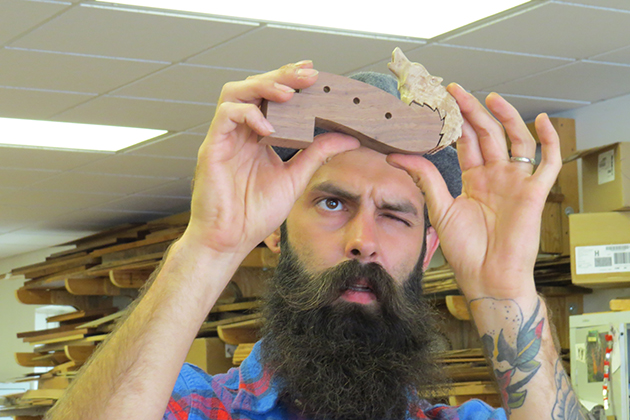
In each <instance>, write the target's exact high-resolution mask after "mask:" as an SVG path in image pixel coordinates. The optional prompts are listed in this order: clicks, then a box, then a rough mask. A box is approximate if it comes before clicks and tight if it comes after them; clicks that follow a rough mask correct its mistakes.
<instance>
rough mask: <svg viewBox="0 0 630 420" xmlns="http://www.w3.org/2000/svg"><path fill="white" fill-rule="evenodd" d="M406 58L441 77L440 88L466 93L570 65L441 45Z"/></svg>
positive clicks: (554, 60) (414, 52) (420, 50)
mask: <svg viewBox="0 0 630 420" xmlns="http://www.w3.org/2000/svg"><path fill="white" fill-rule="evenodd" d="M406 55H407V58H408V59H409V60H410V61H412V62H417V63H421V64H422V65H423V66H424V67H426V68H427V70H428V71H429V73H431V74H433V75H436V76H439V77H442V78H443V79H444V83H443V84H444V85H447V84H448V83H450V82H457V83H459V84H460V85H462V86H463V87H465V88H466V89H468V90H480V89H484V88H486V87H488V86H494V85H496V84H498V83H503V82H507V81H509V80H513V79H518V78H520V77H523V76H527V75H530V74H533V73H538V72H540V71H544V70H549V69H552V68H554V67H558V66H560V65H563V64H566V63H567V62H570V60H563V59H554V58H543V57H528V56H524V55H518V54H505V53H499V52H493V51H484V50H478V49H467V48H458V47H452V46H445V45H430V46H426V47H423V48H419V49H416V50H413V51H410V52H409V53H407V54H406ZM488 63H492V65H488Z"/></svg>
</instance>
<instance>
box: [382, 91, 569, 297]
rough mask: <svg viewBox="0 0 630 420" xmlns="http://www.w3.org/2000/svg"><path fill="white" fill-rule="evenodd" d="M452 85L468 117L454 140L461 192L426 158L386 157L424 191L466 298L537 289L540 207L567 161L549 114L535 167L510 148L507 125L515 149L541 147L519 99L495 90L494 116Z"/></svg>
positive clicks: (490, 101) (541, 121) (524, 152)
mask: <svg viewBox="0 0 630 420" xmlns="http://www.w3.org/2000/svg"><path fill="white" fill-rule="evenodd" d="M448 90H449V92H450V93H451V94H452V95H453V96H454V97H455V99H456V100H457V103H458V105H459V107H460V108H461V111H462V114H463V116H464V119H465V121H464V126H463V129H462V131H463V134H462V137H461V138H460V140H459V141H458V142H457V151H458V155H459V162H460V166H461V168H462V181H463V189H462V194H461V195H460V196H459V197H457V198H456V199H453V198H452V197H451V196H450V194H449V192H448V190H447V188H446V184H445V183H444V181H443V179H442V177H441V176H440V174H439V172H438V171H437V169H436V168H435V167H434V166H433V165H432V164H431V163H430V162H429V161H428V160H426V159H424V158H421V157H418V156H404V155H390V156H389V157H388V161H389V162H390V163H391V164H393V165H394V166H397V167H400V168H403V169H405V170H406V171H407V172H408V173H409V174H410V175H411V176H412V178H413V179H414V181H415V182H416V183H417V185H418V186H419V187H420V188H421V189H422V191H423V192H424V193H425V195H426V200H427V205H428V209H429V217H430V220H431V224H432V225H433V226H434V227H435V229H436V230H437V232H438V236H439V238H440V241H441V244H442V251H443V253H444V255H445V257H446V259H447V260H448V262H449V263H450V264H451V266H452V268H453V270H454V272H455V275H456V277H457V279H458V282H459V286H460V288H461V290H462V292H463V293H464V294H465V295H466V297H467V299H468V300H471V299H475V298H478V297H485V296H493V297H496V298H515V297H534V296H535V293H536V290H535V287H534V282H533V267H534V264H535V261H536V255H537V253H538V247H539V237H540V223H541V215H542V211H543V207H544V205H545V201H546V198H547V195H548V194H549V191H550V189H551V187H552V186H553V183H554V182H555V179H556V177H557V175H558V172H559V171H560V168H561V166H562V160H561V157H560V148H559V139H558V135H557V133H556V132H555V130H554V129H553V127H552V125H551V123H550V121H549V118H548V117H547V115H545V114H541V115H539V116H538V118H537V119H536V131H537V134H538V137H539V139H540V142H541V144H542V161H541V162H540V165H539V166H538V168H537V169H536V171H535V172H534V173H532V172H533V169H534V168H533V166H532V165H531V164H529V163H522V162H512V161H510V157H509V155H508V150H507V145H506V141H505V132H507V134H508V136H509V138H510V140H511V142H512V150H511V152H512V155H513V156H521V157H528V158H533V157H534V156H535V152H536V142H535V141H534V139H533V137H532V135H531V133H530V132H529V130H528V129H527V127H526V125H525V123H524V122H523V120H522V119H521V117H520V116H519V114H518V112H517V111H516V109H515V108H514V107H512V106H511V105H510V104H509V103H507V102H506V101H505V100H504V99H503V98H502V97H500V96H499V95H497V94H495V93H492V94H490V95H489V96H488V98H487V99H486V105H487V106H488V109H490V111H491V112H492V114H494V117H496V119H495V118H494V117H493V116H492V115H491V114H490V113H489V112H488V111H486V109H485V108H484V107H483V106H482V105H481V104H480V103H479V102H478V101H477V100H476V99H475V98H474V97H473V96H472V95H470V94H469V93H467V92H466V91H464V89H462V88H461V87H460V86H459V85H456V84H451V85H449V87H448ZM497 120H498V121H497ZM504 128H505V131H504Z"/></svg>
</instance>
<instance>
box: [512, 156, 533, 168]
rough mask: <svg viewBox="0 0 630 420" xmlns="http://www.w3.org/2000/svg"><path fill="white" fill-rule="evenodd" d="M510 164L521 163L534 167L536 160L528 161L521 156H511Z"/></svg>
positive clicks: (528, 159)
mask: <svg viewBox="0 0 630 420" xmlns="http://www.w3.org/2000/svg"><path fill="white" fill-rule="evenodd" d="M510 161H511V162H523V163H531V164H532V165H534V166H536V159H530V158H528V157H523V156H512V157H511V158H510Z"/></svg>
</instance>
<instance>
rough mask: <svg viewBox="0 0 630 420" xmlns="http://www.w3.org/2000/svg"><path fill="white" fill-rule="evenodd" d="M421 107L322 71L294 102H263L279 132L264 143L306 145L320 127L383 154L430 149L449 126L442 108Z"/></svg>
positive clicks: (301, 146) (267, 113)
mask: <svg viewBox="0 0 630 420" xmlns="http://www.w3.org/2000/svg"><path fill="white" fill-rule="evenodd" d="M375 103H376V104H378V107H375V106H374V105H373V104H375ZM421 105H422V104H418V105H417V106H409V105H407V104H406V103H404V102H403V101H401V100H399V99H398V98H396V97H395V96H393V95H390V94H389V93H387V92H384V91H383V90H381V89H379V88H377V87H374V86H371V85H369V84H367V83H363V82H360V81H358V80H353V79H350V78H348V77H344V76H338V75H335V74H331V73H324V72H320V73H319V76H318V79H317V82H316V83H315V84H313V85H312V86H310V87H309V88H306V89H303V90H301V91H300V92H298V93H296V94H295V95H293V97H292V98H291V100H289V101H287V102H283V103H279V102H271V101H263V104H262V106H261V109H262V112H263V114H264V115H265V116H266V118H267V119H268V120H269V122H271V124H272V125H273V127H274V128H275V130H276V131H275V132H274V133H273V134H271V135H270V136H267V137H263V138H261V139H260V142H261V143H263V144H271V145H274V146H282V147H290V148H297V149H303V148H305V147H307V146H308V145H309V144H310V143H311V142H312V141H313V128H314V127H315V126H316V127H319V128H323V129H326V130H330V131H337V132H342V133H345V134H349V135H352V136H353V137H356V138H357V139H358V140H359V141H360V142H361V143H362V144H363V145H364V146H367V147H370V148H372V149H374V150H376V151H378V152H381V153H385V154H388V153H409V152H411V153H424V152H427V151H430V150H432V149H434V148H435V147H436V146H437V145H438V143H439V142H440V138H441V137H442V136H441V134H440V132H441V130H442V127H443V125H444V124H443V120H442V118H440V114H439V112H438V111H437V110H435V111H434V110H433V109H431V108H430V107H428V106H427V107H423V106H421ZM434 108H435V107H434ZM377 139H378V140H377Z"/></svg>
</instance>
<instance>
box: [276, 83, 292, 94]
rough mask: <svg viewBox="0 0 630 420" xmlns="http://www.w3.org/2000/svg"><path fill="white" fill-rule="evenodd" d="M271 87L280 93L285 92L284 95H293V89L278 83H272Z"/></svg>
mask: <svg viewBox="0 0 630 420" xmlns="http://www.w3.org/2000/svg"><path fill="white" fill-rule="evenodd" d="M273 86H274V87H275V88H276V89H278V90H281V91H282V92H285V93H295V89H293V88H291V87H289V86H286V85H281V84H280V83H274V84H273Z"/></svg>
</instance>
